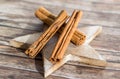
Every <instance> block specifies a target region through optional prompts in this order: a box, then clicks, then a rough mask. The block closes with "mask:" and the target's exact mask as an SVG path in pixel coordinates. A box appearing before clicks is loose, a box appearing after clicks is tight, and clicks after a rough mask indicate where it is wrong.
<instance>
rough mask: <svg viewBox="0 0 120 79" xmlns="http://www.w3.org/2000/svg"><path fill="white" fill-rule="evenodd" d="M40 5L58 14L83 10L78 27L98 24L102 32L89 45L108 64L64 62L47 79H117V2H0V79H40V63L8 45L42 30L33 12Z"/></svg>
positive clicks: (119, 31)
mask: <svg viewBox="0 0 120 79" xmlns="http://www.w3.org/2000/svg"><path fill="white" fill-rule="evenodd" d="M40 6H44V7H46V8H47V9H48V10H50V11H51V12H53V13H55V14H58V13H59V12H60V10H62V9H66V10H67V11H68V12H69V14H70V13H71V12H72V11H73V10H74V9H80V10H83V12H84V14H83V17H82V20H81V22H80V24H79V27H80V26H89V25H101V26H103V32H102V34H101V35H99V36H98V37H97V38H96V39H94V41H92V43H91V45H92V46H93V47H94V48H95V49H96V50H97V51H98V52H99V53H100V54H101V55H102V56H103V57H104V58H105V59H106V60H107V61H108V62H109V64H110V65H111V66H112V67H108V68H106V69H101V68H91V67H84V66H81V65H80V63H77V62H68V63H67V64H65V65H64V66H63V67H61V68H60V69H59V70H57V71H56V72H54V73H53V74H52V75H51V76H49V77H48V78H47V79H69V78H70V79H120V75H119V74H120V0H0V79H42V78H43V67H42V60H41V59H39V57H38V58H37V59H35V60H34V59H30V58H28V57H27V56H26V55H25V54H24V53H23V50H20V49H16V48H13V47H10V46H9V40H11V39H12V38H14V37H17V36H21V35H26V34H31V33H35V32H38V31H42V30H43V29H42V28H43V26H44V25H43V23H42V22H41V21H39V20H38V19H37V18H36V17H35V16H34V12H35V10H36V9H38V8H39V7H40Z"/></svg>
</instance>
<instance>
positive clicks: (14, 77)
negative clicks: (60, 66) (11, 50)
mask: <svg viewBox="0 0 120 79" xmlns="http://www.w3.org/2000/svg"><path fill="white" fill-rule="evenodd" d="M0 79H44V78H43V73H38V72H32V71H25V70H20V69H15V68H8V67H0ZM46 79H67V78H65V77H58V76H52V75H51V76H49V77H48V78H46Z"/></svg>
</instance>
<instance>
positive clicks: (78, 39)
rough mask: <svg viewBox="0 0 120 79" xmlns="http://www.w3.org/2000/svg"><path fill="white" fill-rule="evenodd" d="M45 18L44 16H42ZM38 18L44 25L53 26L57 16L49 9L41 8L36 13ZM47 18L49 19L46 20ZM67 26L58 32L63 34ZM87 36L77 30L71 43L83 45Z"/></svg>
mask: <svg viewBox="0 0 120 79" xmlns="http://www.w3.org/2000/svg"><path fill="white" fill-rule="evenodd" d="M41 14H42V15H44V16H42V15H41ZM35 15H36V17H38V18H39V19H40V20H42V21H43V22H44V23H46V24H48V25H51V24H52V23H53V21H54V20H55V18H56V16H55V15H54V14H52V13H51V12H49V11H48V10H47V9H45V8H44V7H40V8H39V9H38V10H37V11H36V12H35ZM46 17H47V18H46ZM65 25H66V24H64V25H63V27H62V28H60V29H59V30H58V32H60V33H61V32H62V31H63V29H64V26H65ZM85 39H86V36H85V34H83V33H82V32H80V31H79V30H77V29H76V30H75V32H74V34H73V37H72V39H71V41H72V42H73V43H74V44H75V45H81V44H83V43H84V42H85Z"/></svg>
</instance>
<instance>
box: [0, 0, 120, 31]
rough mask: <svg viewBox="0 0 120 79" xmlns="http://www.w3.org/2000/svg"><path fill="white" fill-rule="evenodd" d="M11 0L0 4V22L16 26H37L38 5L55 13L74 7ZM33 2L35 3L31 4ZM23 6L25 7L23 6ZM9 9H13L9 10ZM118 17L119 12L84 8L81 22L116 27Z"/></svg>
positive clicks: (35, 27) (119, 17) (71, 9)
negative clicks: (93, 10)
mask: <svg viewBox="0 0 120 79" xmlns="http://www.w3.org/2000/svg"><path fill="white" fill-rule="evenodd" d="M11 2H13V1H8V2H7V3H5V4H2V5H1V7H0V8H1V9H0V12H1V13H0V15H1V16H2V17H1V21H2V22H0V24H1V25H6V26H12V27H18V28H26V29H29V28H30V29H37V28H39V27H38V26H39V24H41V23H40V22H39V20H37V18H35V16H34V11H35V10H36V9H37V8H38V7H39V6H40V5H43V6H45V7H47V8H48V9H49V10H50V11H52V12H54V13H57V14H58V12H59V11H60V10H61V9H67V11H68V12H69V13H71V12H72V11H73V9H75V8H72V7H66V6H65V7H64V6H62V5H61V6H57V7H54V5H45V4H43V3H40V2H38V1H37V2H36V1H34V2H30V1H24V0H23V1H21V4H18V1H14V3H11ZM43 2H44V1H43ZM48 2H49V1H48ZM74 2H76V1H74ZM33 3H34V4H35V5H33ZM13 4H14V5H13ZM92 5H94V4H92ZM81 6H82V5H81ZM106 6H107V5H106ZM112 6H113V5H112ZM24 7H26V8H24ZM95 8H96V7H95ZM102 8H103V7H102ZM3 9H7V10H4V11H3ZM11 9H12V10H14V11H11ZM103 9H104V8H103ZM110 11H111V10H110ZM98 18H99V19H98ZM119 19H120V15H119V14H113V13H103V12H92V11H85V10H84V15H83V18H82V20H81V23H88V24H94V25H103V26H110V27H118V26H119V22H120V20H119Z"/></svg>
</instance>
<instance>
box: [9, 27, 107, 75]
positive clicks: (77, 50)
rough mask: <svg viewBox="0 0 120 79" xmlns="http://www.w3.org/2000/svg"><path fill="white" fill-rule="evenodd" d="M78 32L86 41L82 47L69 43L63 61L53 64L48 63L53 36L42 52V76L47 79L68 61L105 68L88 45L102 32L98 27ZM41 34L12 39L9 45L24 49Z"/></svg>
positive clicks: (100, 58)
mask: <svg viewBox="0 0 120 79" xmlns="http://www.w3.org/2000/svg"><path fill="white" fill-rule="evenodd" d="M80 30H81V31H82V32H83V33H84V34H86V41H85V43H84V44H83V45H80V46H75V45H74V44H72V43H70V44H69V46H68V48H67V50H66V52H65V55H64V57H63V59H62V60H61V61H60V62H57V63H55V64H53V63H51V62H50V61H49V58H50V56H51V53H52V50H53V48H54V46H55V44H56V42H57V38H58V37H57V36H54V37H53V38H52V39H51V40H50V41H49V42H48V44H47V45H46V46H45V47H44V49H43V50H42V54H43V61H44V71H45V72H44V76H45V77H47V76H49V75H50V74H51V73H53V72H54V71H55V70H57V69H58V68H60V67H61V66H62V65H64V64H65V63H67V62H68V61H77V62H80V63H84V64H89V66H93V67H96V66H98V67H105V66H106V65H107V62H106V61H105V60H104V59H103V58H102V56H101V55H100V54H99V53H98V52H97V51H95V49H94V48H92V47H91V46H90V45H89V43H90V42H91V41H92V40H93V39H94V38H95V37H96V36H97V35H98V34H99V33H100V32H101V31H102V27H100V26H89V27H81V28H80ZM40 34H42V33H35V34H29V35H25V36H21V37H17V38H14V39H12V40H11V41H10V45H11V46H13V47H16V48H24V49H26V48H27V46H28V45H30V44H32V43H33V42H34V41H35V40H36V39H38V37H39V35H40Z"/></svg>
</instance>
